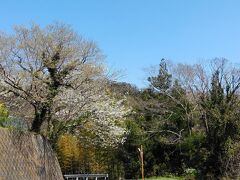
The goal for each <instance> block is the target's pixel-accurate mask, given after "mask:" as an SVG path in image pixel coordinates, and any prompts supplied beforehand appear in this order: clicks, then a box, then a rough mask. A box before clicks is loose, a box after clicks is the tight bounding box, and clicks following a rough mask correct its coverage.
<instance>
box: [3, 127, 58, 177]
mask: <svg viewBox="0 0 240 180" xmlns="http://www.w3.org/2000/svg"><path fill="white" fill-rule="evenodd" d="M0 180H63V176H62V173H61V169H60V166H59V164H58V161H57V158H56V156H55V154H54V152H53V151H52V148H51V146H50V145H49V143H48V142H47V140H46V139H44V138H43V137H42V136H40V135H35V134H33V133H23V132H19V131H16V130H8V129H4V128H0Z"/></svg>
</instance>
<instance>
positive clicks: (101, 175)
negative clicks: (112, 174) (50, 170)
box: [64, 174, 108, 178]
mask: <svg viewBox="0 0 240 180" xmlns="http://www.w3.org/2000/svg"><path fill="white" fill-rule="evenodd" d="M64 177H66V178H77V177H108V174H66V175H64Z"/></svg>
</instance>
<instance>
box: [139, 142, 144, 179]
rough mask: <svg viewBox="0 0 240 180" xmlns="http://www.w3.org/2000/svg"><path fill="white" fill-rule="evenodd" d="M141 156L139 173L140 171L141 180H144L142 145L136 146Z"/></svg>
mask: <svg viewBox="0 0 240 180" xmlns="http://www.w3.org/2000/svg"><path fill="white" fill-rule="evenodd" d="M138 151H139V153H140V158H141V173H142V180H144V164H143V145H141V146H140V148H138Z"/></svg>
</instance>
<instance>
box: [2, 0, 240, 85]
mask: <svg viewBox="0 0 240 180" xmlns="http://www.w3.org/2000/svg"><path fill="white" fill-rule="evenodd" d="M54 21H60V22H63V23H67V24H70V25H72V26H73V28H74V29H75V30H76V31H77V32H79V34H81V35H83V36H85V37H87V38H89V39H92V40H95V41H96V42H97V43H98V45H99V46H100V48H101V49H102V50H103V52H104V54H106V56H107V59H106V60H107V63H108V64H109V66H111V67H113V68H115V69H121V70H125V74H126V76H125V78H123V79H122V81H126V82H130V83H133V84H136V85H137V86H139V87H143V86H144V83H143V80H144V78H146V74H145V73H144V71H143V69H144V68H145V67H149V66H151V65H157V64H158V63H159V61H160V59H161V58H166V59H170V60H171V61H173V62H175V63H178V62H183V63H194V62H198V61H199V60H202V59H205V60H206V59H211V58H214V57H225V58H227V59H229V60H231V61H233V62H240V1H239V0H84V1H83V0H21V1H20V0H15V1H13V0H5V1H1V6H0V29H1V30H2V31H11V29H12V27H13V26H14V25H18V24H23V25H29V24H30V23H31V22H35V23H37V24H40V25H46V24H49V23H52V22H54Z"/></svg>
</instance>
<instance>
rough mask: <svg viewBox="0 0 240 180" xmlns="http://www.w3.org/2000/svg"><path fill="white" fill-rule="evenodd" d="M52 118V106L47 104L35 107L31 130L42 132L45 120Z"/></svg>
mask: <svg viewBox="0 0 240 180" xmlns="http://www.w3.org/2000/svg"><path fill="white" fill-rule="evenodd" d="M49 120H50V108H49V107H48V106H47V105H43V106H41V108H35V118H34V120H33V122H32V127H31V129H30V130H31V131H32V132H36V133H40V131H41V126H42V124H43V122H45V121H49Z"/></svg>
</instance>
